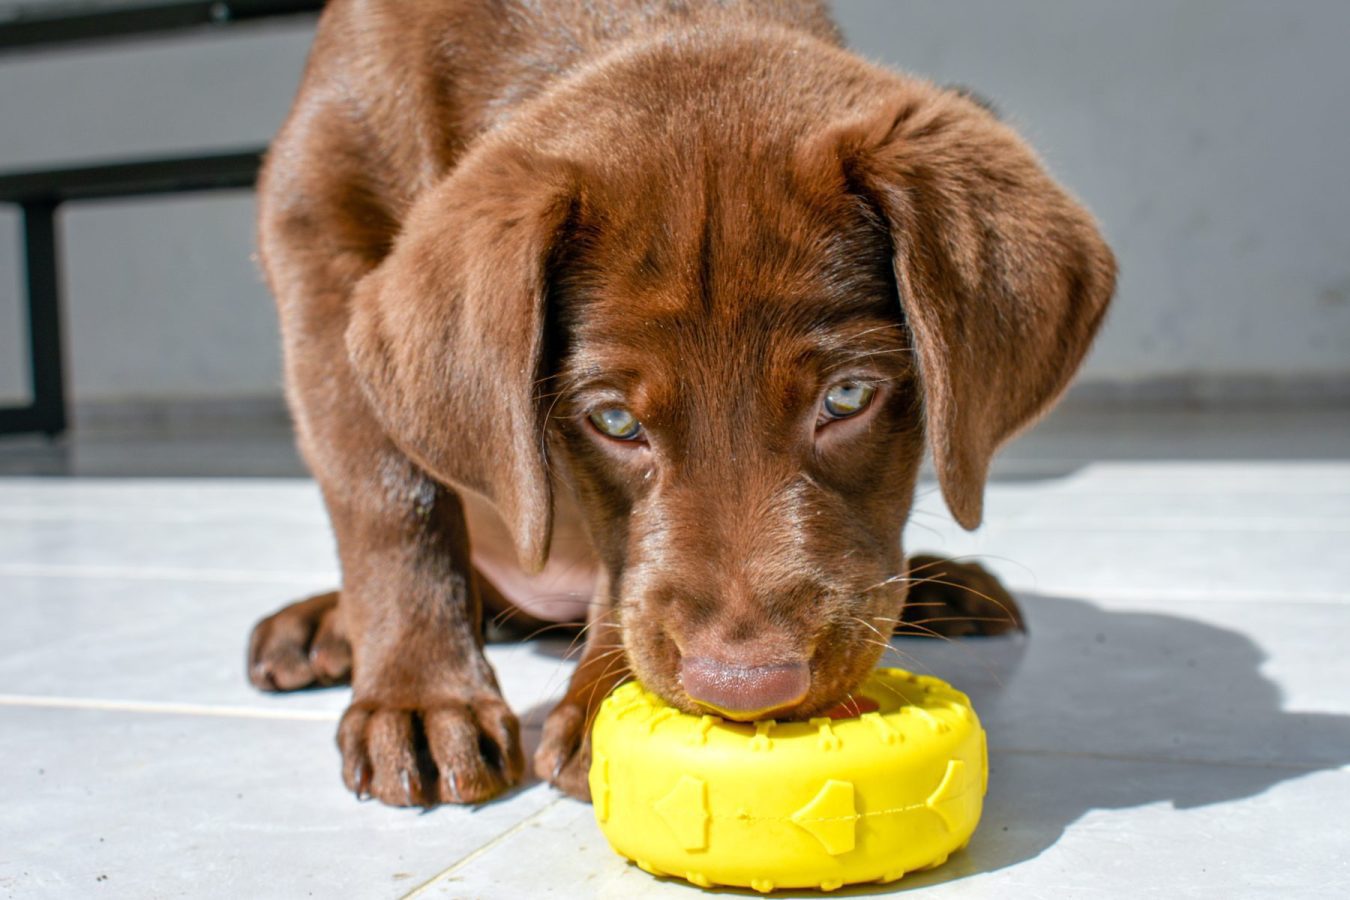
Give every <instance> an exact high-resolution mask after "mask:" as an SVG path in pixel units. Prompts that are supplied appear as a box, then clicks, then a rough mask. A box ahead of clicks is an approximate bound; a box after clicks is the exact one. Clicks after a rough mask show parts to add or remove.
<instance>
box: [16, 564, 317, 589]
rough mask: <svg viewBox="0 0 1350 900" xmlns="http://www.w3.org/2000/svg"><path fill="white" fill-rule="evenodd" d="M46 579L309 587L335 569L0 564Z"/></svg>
mask: <svg viewBox="0 0 1350 900" xmlns="http://www.w3.org/2000/svg"><path fill="white" fill-rule="evenodd" d="M4 577H10V578H50V579H62V578H68V579H72V580H97V579H107V580H111V581H166V582H167V581H209V582H213V583H217V584H276V585H296V584H304V585H313V584H314V583H316V582H330V581H336V579H337V577H338V575H337V569H336V568H334V569H332V570H329V571H318V570H316V571H314V572H301V571H285V570H271V571H269V570H266V569H252V570H249V569H220V568H213V567H205V568H200V569H196V568H191V567H185V566H115V565H67V564H42V563H7V562H0V578H4Z"/></svg>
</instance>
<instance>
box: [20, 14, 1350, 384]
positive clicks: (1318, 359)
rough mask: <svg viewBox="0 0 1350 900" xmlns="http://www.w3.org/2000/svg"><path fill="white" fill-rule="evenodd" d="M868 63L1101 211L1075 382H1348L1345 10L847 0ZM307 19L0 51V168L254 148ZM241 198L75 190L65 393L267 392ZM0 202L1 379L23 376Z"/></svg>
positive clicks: (274, 361)
mask: <svg viewBox="0 0 1350 900" xmlns="http://www.w3.org/2000/svg"><path fill="white" fill-rule="evenodd" d="M836 9H837V12H838V16H839V18H840V20H841V23H842V24H843V26H844V29H845V31H846V33H847V35H848V37H849V39H850V41H851V42H852V44H853V45H854V46H855V47H856V48H858V49H859V50H860V51H861V52H862V53H864V54H865V55H867V56H869V57H872V58H874V59H878V60H882V61H884V62H887V63H889V64H892V65H897V66H900V67H902V68H906V69H909V70H910V71H914V72H917V73H920V74H923V75H926V76H929V77H932V78H934V79H936V80H938V81H944V82H959V83H963V84H966V85H969V86H971V87H973V88H975V89H977V90H978V91H980V92H981V93H983V94H985V95H987V96H989V97H990V98H992V99H994V100H995V101H996V102H997V104H998V105H999V106H1000V107H1001V109H1002V110H1003V112H1004V114H1005V116H1006V117H1007V118H1008V119H1009V120H1011V121H1012V122H1013V123H1015V124H1016V125H1017V126H1018V127H1019V128H1020V129H1021V130H1022V131H1023V132H1024V133H1025V134H1026V135H1027V136H1028V137H1029V138H1030V139H1031V140H1032V142H1033V143H1034V144H1035V145H1036V146H1037V147H1038V149H1039V150H1040V151H1041V152H1042V154H1043V155H1044V157H1045V159H1046V160H1047V162H1048V164H1049V165H1050V167H1051V168H1052V170H1053V171H1054V172H1055V173H1056V174H1057V175H1058V176H1059V177H1060V178H1061V179H1062V180H1063V181H1064V182H1066V183H1067V184H1068V185H1069V186H1070V187H1071V188H1072V189H1073V190H1074V191H1076V192H1077V193H1078V194H1079V195H1080V196H1081V197H1082V198H1083V199H1084V200H1085V201H1086V202H1087V203H1088V205H1089V206H1090V207H1091V208H1092V209H1093V210H1094V211H1095V212H1096V213H1097V215H1098V216H1099V217H1100V218H1101V220H1102V222H1103V224H1104V227H1105V230H1106V232H1107V234H1108V236H1109V237H1110V239H1111V241H1112V243H1113V245H1114V246H1115V248H1116V250H1117V253H1118V255H1119V257H1120V262H1121V268H1122V282H1121V290H1120V294H1119V298H1118V301H1117V304H1116V307H1115V310H1114V311H1113V314H1112V316H1111V318H1110V320H1109V322H1108V325H1107V328H1106V330H1105V332H1104V334H1103V335H1102V338H1101V340H1100V342H1099V344H1098V346H1097V349H1096V351H1095V352H1094V354H1093V356H1092V358H1091V359H1090V361H1089V364H1088V369H1087V378H1088V379H1090V380H1094V381H1100V382H1109V383H1133V382H1138V381H1140V380H1147V379H1159V378H1161V379H1193V380H1197V381H1200V382H1204V383H1207V384H1210V385H1211V386H1212V385H1215V384H1217V385H1219V388H1218V391H1219V393H1222V392H1223V390H1222V385H1224V384H1226V383H1233V384H1244V385H1247V386H1248V387H1249V386H1250V384H1251V383H1252V381H1253V380H1255V381H1258V382H1259V381H1262V380H1268V379H1274V380H1277V381H1281V382H1293V383H1302V382H1306V381H1319V380H1320V381H1322V382H1329V383H1333V384H1339V385H1346V384H1350V227H1348V224H1347V212H1346V211H1347V210H1350V174H1348V169H1350V167H1347V160H1350V55H1347V54H1346V53H1345V52H1344V38H1345V35H1347V34H1350V3H1345V2H1343V0H1324V2H1315V0H1297V2H1289V3H1283V4H1274V3H1267V2H1256V0H1171V2H1167V0H1140V2H1135V3H1129V4H1120V3H1107V2H1082V0H1036V2H1020V3H1009V2H1001V0H960V2H950V0H909V2H893V0H841V2H839V3H837V4H836ZM307 37H308V26H307V25H305V24H303V23H293V24H289V25H284V26H280V27H278V26H264V27H252V26H249V27H240V28H238V29H236V30H233V31H227V32H220V33H214V34H209V35H200V34H199V35H195V36H191V37H187V38H182V37H179V38H173V39H170V40H165V39H153V40H149V41H141V42H135V43H126V44H118V45H115V46H102V47H98V48H87V47H86V48H71V49H68V50H62V51H59V52H46V53H41V54H33V53H26V54H11V55H8V56H3V57H0V168H17V167H22V166H26V165H46V164H50V163H53V162H56V161H83V160H89V159H98V158H104V157H118V156H135V155H141V154H152V153H158V152H162V151H166V150H172V151H179V150H187V149H207V148H211V149H215V148H225V147H233V146H237V145H242V144H248V143H252V142H261V141H264V140H265V139H266V138H267V136H268V135H269V134H270V133H271V132H272V131H273V130H274V129H275V128H276V126H277V125H278V124H279V123H280V121H281V119H282V117H283V116H284V114H285V110H286V107H287V105H288V104H289V101H290V97H291V93H292V91H293V89H294V85H295V83H296V81H297V79H298V76H299V72H300V69H301V66H302V64H303V59H304V53H305V50H306V46H307ZM250 205H251V204H250V200H249V198H248V196H247V195H233V194H231V195H204V196H198V197H180V198H173V199H156V200H151V201H137V202H134V203H131V202H116V203H113V202H109V203H101V204H84V205H79V206H73V207H71V208H70V209H69V210H68V211H67V212H66V213H65V216H64V237H65V247H66V250H67V267H66V284H67V287H68V301H69V323H70V328H69V344H70V349H71V356H70V368H71V380H72V384H73V390H72V392H73V395H74V397H75V398H76V400H84V401H90V400H103V399H114V398H127V397H132V398H171V397H192V396H213V397H238V396H253V395H259V394H265V395H271V394H275V393H276V392H277V390H278V381H279V374H278V373H279V365H278V358H277V339H276V335H275V322H274V316H273V313H272V311H271V307H270V301H269V300H268V299H267V297H266V295H265V291H264V290H263V289H262V287H261V285H260V283H259V280H258V276H257V273H256V271H255V269H254V266H253V264H252V263H251V261H250V259H249V256H250V254H251V252H252V222H251V212H250ZM16 240H17V231H16V223H15V221H14V219H13V218H12V217H0V395H14V394H17V393H20V392H22V390H23V387H24V383H23V378H22V376H23V370H22V366H21V363H22V359H21V356H20V349H21V347H20V344H19V343H18V341H17V338H18V334H17V331H18V328H19V325H20V323H21V319H19V318H18V314H17V295H16V292H15V285H14V282H15V280H16V277H17V276H16V274H15V266H16V256H15V250H16Z"/></svg>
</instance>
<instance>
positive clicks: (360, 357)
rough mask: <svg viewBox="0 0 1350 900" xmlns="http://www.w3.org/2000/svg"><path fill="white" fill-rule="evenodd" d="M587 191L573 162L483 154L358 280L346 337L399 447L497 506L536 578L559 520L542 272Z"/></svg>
mask: <svg viewBox="0 0 1350 900" xmlns="http://www.w3.org/2000/svg"><path fill="white" fill-rule="evenodd" d="M578 196H579V187H578V178H577V174H576V172H575V170H574V168H573V167H572V166H571V165H570V164H568V163H566V162H565V161H561V160H556V159H540V158H538V156H537V155H536V154H533V153H530V152H529V151H527V150H524V149H521V148H519V147H517V146H514V145H507V144H504V143H498V144H497V145H496V146H487V147H482V146H480V147H479V148H478V149H477V150H476V151H474V152H473V153H472V154H471V155H470V156H469V157H468V158H466V159H465V160H464V161H463V162H462V163H461V164H460V165H459V166H458V167H457V168H456V169H455V171H454V172H453V173H452V174H450V175H449V176H447V177H446V178H445V179H444V180H443V181H442V182H441V183H440V184H439V185H437V186H436V187H435V188H433V189H431V190H429V191H427V192H426V193H425V195H424V196H423V197H421V198H420V199H419V200H418V201H417V203H416V204H415V205H414V206H413V208H412V209H411V210H410V211H409V213H408V216H407V218H406V219H405V221H404V224H403V229H402V231H401V233H400V234H399V237H398V239H397V240H396V242H395V244H394V247H393V249H392V251H391V252H390V254H389V255H388V256H387V257H386V258H385V259H384V261H383V262H382V263H381V264H380V265H379V267H378V268H376V269H375V270H374V271H372V272H371V273H370V274H369V275H367V276H366V277H365V278H364V279H362V281H361V282H360V283H359V284H358V285H357V287H356V289H355V292H354V294H353V297H352V304H351V315H350V321H349V322H348V326H347V333H346V340H347V351H348V354H349V357H350V359H351V363H352V366H353V368H354V370H355V371H356V374H357V377H358V379H359V381H360V382H361V385H362V388H363V389H364V391H365V394H366V398H367V399H368V400H369V402H370V406H371V409H372V411H373V412H374V414H375V416H376V417H377V418H378V419H379V421H380V423H381V424H382V425H383V426H384V428H385V430H386V431H387V433H388V434H389V435H390V437H391V438H392V439H393V441H394V442H395V444H397V445H398V447H399V449H401V450H402V451H403V452H404V453H406V454H407V455H408V456H409V458H411V459H412V460H413V461H414V462H416V463H417V465H419V466H420V467H422V468H423V469H424V470H425V471H427V472H428V473H429V474H430V475H431V476H432V477H434V478H436V479H438V480H440V481H442V482H444V483H446V484H449V485H451V486H453V487H456V488H461V489H468V490H471V491H474V492H476V493H478V494H481V495H483V496H484V497H486V498H487V499H488V500H490V501H491V502H492V503H493V504H494V505H495V506H496V507H497V511H498V513H499V514H500V515H501V517H502V520H503V521H504V522H505V523H506V525H507V527H508V528H509V529H510V531H511V533H512V535H513V537H514V539H515V542H516V551H517V555H518V556H519V558H520V562H521V565H522V566H523V567H525V568H526V569H527V570H531V571H535V570H538V569H539V568H541V567H542V566H543V564H544V561H545V560H546V559H547V557H548V546H549V539H550V531H551V526H552V519H553V509H552V493H551V490H550V485H549V477H548V471H547V463H546V461H545V458H544V453H545V441H544V435H543V418H544V417H543V415H542V408H541V398H540V396H539V384H540V380H541V378H542V377H543V375H544V373H543V372H542V371H541V368H542V364H543V363H542V355H543V345H544V323H545V310H544V306H545V301H546V297H547V294H548V285H547V273H546V269H547V267H548V263H549V259H550V256H551V254H552V252H553V250H554V246H555V244H556V242H557V241H558V240H559V238H560V236H561V235H562V234H563V232H564V231H565V229H566V223H567V221H568V219H569V216H570V215H571V212H572V210H573V209H574V207H575V204H576V203H577V198H578Z"/></svg>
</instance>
